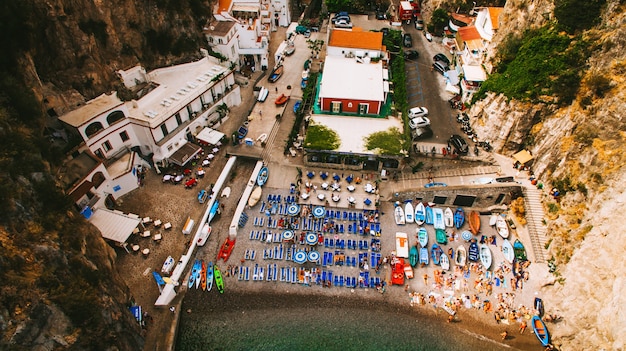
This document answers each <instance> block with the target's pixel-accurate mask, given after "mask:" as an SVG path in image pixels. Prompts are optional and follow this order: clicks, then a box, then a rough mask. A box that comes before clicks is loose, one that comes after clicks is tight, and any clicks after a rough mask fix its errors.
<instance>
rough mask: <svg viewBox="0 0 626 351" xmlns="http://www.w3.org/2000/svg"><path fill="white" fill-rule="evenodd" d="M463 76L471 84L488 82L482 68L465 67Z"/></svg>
mask: <svg viewBox="0 0 626 351" xmlns="http://www.w3.org/2000/svg"><path fill="white" fill-rule="evenodd" d="M461 68H462V69H463V76H464V77H465V80H467V81H469V82H484V81H485V80H487V74H486V73H485V70H484V69H483V68H482V67H481V66H476V65H463V66H461Z"/></svg>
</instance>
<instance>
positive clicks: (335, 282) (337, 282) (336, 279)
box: [333, 276, 339, 286]
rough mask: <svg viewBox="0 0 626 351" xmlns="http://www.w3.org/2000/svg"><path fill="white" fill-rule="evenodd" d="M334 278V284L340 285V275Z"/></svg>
mask: <svg viewBox="0 0 626 351" xmlns="http://www.w3.org/2000/svg"><path fill="white" fill-rule="evenodd" d="M334 279H335V280H334V281H333V285H334V286H339V277H338V276H335V278H334Z"/></svg>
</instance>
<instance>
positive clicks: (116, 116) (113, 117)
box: [107, 111, 126, 125]
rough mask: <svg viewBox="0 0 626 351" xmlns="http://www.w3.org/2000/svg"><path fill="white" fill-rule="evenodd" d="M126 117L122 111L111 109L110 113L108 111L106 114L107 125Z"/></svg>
mask: <svg viewBox="0 0 626 351" xmlns="http://www.w3.org/2000/svg"><path fill="white" fill-rule="evenodd" d="M124 118H126V116H124V112H122V111H113V112H111V113H109V115H108V116H107V123H108V124H109V125H112V124H113V123H115V122H117V121H119V120H122V119H124Z"/></svg>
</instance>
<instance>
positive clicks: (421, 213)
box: [415, 201, 426, 225]
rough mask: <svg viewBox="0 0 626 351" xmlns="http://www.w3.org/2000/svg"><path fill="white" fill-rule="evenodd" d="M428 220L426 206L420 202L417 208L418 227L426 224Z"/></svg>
mask: <svg viewBox="0 0 626 351" xmlns="http://www.w3.org/2000/svg"><path fill="white" fill-rule="evenodd" d="M425 220H426V209H425V208H424V204H423V203H422V202H421V201H420V202H418V203H417V205H416V206H415V223H417V225H422V224H424V221H425Z"/></svg>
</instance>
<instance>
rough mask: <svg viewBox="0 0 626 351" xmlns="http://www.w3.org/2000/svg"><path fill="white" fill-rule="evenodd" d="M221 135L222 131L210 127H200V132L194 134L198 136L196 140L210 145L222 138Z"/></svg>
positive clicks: (215, 143) (222, 134)
mask: <svg viewBox="0 0 626 351" xmlns="http://www.w3.org/2000/svg"><path fill="white" fill-rule="evenodd" d="M223 137H224V133H222V132H218V131H217V130H215V129H211V128H209V127H206V128H204V129H202V131H200V133H198V135H196V138H198V140H200V141H203V142H205V143H207V144H211V145H217V143H218V142H219V141H220V140H222V138H223Z"/></svg>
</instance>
